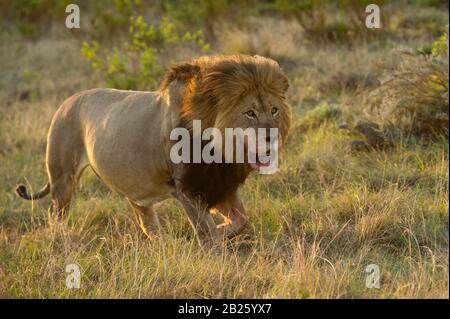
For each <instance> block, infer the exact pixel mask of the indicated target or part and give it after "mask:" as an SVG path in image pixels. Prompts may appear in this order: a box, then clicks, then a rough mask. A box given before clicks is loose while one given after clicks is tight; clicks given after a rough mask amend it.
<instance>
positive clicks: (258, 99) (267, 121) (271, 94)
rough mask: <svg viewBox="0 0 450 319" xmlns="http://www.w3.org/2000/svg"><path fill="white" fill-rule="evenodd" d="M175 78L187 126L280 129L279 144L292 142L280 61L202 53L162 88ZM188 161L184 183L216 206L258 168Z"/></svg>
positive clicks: (168, 76) (175, 71)
mask: <svg viewBox="0 0 450 319" xmlns="http://www.w3.org/2000/svg"><path fill="white" fill-rule="evenodd" d="M175 80H178V81H181V82H182V83H183V90H182V93H181V97H180V98H179V99H178V100H179V101H180V104H181V105H180V107H179V110H180V123H179V125H180V126H181V127H185V128H187V129H188V130H190V131H192V124H193V120H201V121H202V129H205V128H208V127H215V128H218V129H219V130H220V131H221V132H222V133H224V131H225V128H242V129H247V128H254V129H256V130H257V129H265V130H268V129H269V128H277V129H278V132H279V141H280V145H279V146H280V147H281V146H282V144H283V142H284V141H286V138H287V135H288V131H289V126H290V121H291V111H290V107H289V105H288V104H287V102H286V97H285V93H286V90H287V89H288V86H289V84H288V79H287V77H286V76H285V75H284V74H283V72H282V70H281V68H280V66H279V65H278V63H277V62H275V61H274V60H272V59H269V58H264V57H261V56H247V55H232V56H213V57H201V58H199V59H196V60H193V61H191V62H187V63H181V64H178V65H175V66H173V67H172V68H171V69H170V70H169V71H168V72H167V73H166V76H165V79H164V81H163V83H162V86H161V90H162V91H163V90H166V89H167V88H168V87H169V86H170V84H171V83H172V82H173V81H175ZM222 136H225V134H222ZM222 143H223V142H222ZM185 165H186V169H185V173H184V176H183V178H182V181H181V182H182V185H184V188H185V190H186V191H188V192H190V193H191V194H195V195H200V196H202V197H204V199H206V202H207V203H208V206H210V207H213V206H214V205H216V204H217V203H219V202H221V200H223V199H226V197H227V196H228V195H229V194H230V193H231V192H234V191H236V189H237V187H238V186H239V184H241V183H243V182H244V181H245V179H246V177H247V176H248V174H249V173H250V171H251V170H252V168H255V165H251V164H249V163H242V164H238V163H233V164H225V163H221V164H218V163H211V164H206V163H199V164H185Z"/></svg>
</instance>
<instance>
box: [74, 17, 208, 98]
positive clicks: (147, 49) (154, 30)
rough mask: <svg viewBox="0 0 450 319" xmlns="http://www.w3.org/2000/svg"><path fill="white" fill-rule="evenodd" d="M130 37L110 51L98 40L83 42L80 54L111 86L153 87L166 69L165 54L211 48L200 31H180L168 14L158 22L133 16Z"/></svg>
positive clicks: (128, 87)
mask: <svg viewBox="0 0 450 319" xmlns="http://www.w3.org/2000/svg"><path fill="white" fill-rule="evenodd" d="M129 38H130V41H129V42H128V41H127V42H124V43H122V44H121V45H120V47H117V46H114V47H113V48H112V49H111V50H106V49H102V48H101V45H100V43H99V42H98V41H92V42H84V43H83V46H82V49H81V53H82V54H83V55H84V56H85V57H86V58H87V59H88V60H89V61H90V62H91V66H92V68H93V69H94V70H95V71H96V72H97V74H98V75H99V76H100V77H101V78H103V79H104V80H105V81H106V83H107V85H108V86H110V87H114V88H121V89H138V90H146V89H154V88H156V86H157V84H158V82H159V81H160V78H161V76H162V73H163V71H164V67H163V65H164V59H163V58H164V57H165V55H167V54H170V52H177V50H180V49H182V48H185V47H189V46H191V47H192V46H195V47H196V49H197V50H198V49H200V50H201V51H203V52H207V51H208V50H209V45H208V44H207V43H206V42H205V41H204V40H203V37H202V33H201V31H198V32H195V33H192V32H189V31H187V32H181V31H180V30H179V29H177V28H176V26H175V24H174V23H173V22H172V21H171V20H170V19H169V18H167V17H166V18H162V19H161V21H160V22H159V23H158V24H148V23H147V22H146V21H145V19H144V18H143V17H142V16H138V17H135V18H132V19H131V20H130V26H129Z"/></svg>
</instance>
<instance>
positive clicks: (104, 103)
mask: <svg viewBox="0 0 450 319" xmlns="http://www.w3.org/2000/svg"><path fill="white" fill-rule="evenodd" d="M287 87H288V81H287V78H286V77H285V76H284V75H283V73H282V72H281V70H280V68H279V66H278V64H277V63H276V62H275V61H273V60H270V59H267V58H263V57H259V56H254V57H251V56H243V55H236V56H216V57H203V58H199V59H197V60H194V61H192V62H190V63H182V64H179V65H175V66H174V67H172V68H171V69H170V70H169V71H168V72H167V74H166V76H165V78H164V80H163V83H162V85H161V87H160V89H159V90H158V91H155V92H138V91H122V90H114V89H93V90H88V91H82V92H79V93H77V94H75V95H73V96H72V97H70V98H69V99H67V100H66V101H65V102H64V103H63V104H62V105H61V107H60V108H59V109H58V111H57V112H56V113H55V115H54V117H53V119H52V123H51V127H50V130H49V133H48V139H47V154H46V164H47V170H48V175H49V184H50V187H47V188H44V189H43V190H42V191H40V193H39V194H31V195H29V194H28V193H27V191H26V188H25V187H24V186H23V185H22V186H19V187H18V190H17V191H18V193H19V195H20V196H21V197H23V198H26V199H37V198H40V197H43V196H45V194H46V192H47V193H48V188H49V190H50V192H51V194H52V207H51V210H52V212H53V213H56V214H58V215H61V214H62V213H63V212H64V211H65V210H67V208H68V206H69V203H70V199H71V197H72V194H73V191H74V188H75V186H76V184H77V182H78V179H79V178H80V176H81V173H82V171H83V170H84V169H85V168H86V167H87V166H90V167H91V168H92V169H93V170H94V172H95V173H96V174H97V175H98V176H99V178H101V179H102V180H103V181H104V182H105V183H106V184H107V185H108V186H109V187H111V188H112V189H114V190H116V191H117V192H119V193H121V194H123V195H124V196H125V197H126V198H127V199H128V200H129V201H130V203H131V205H132V206H133V208H134V210H135V213H136V215H137V220H138V223H139V225H140V226H141V227H142V229H143V230H144V232H145V233H146V234H148V235H149V236H151V235H152V234H151V233H150V232H149V231H148V229H147V228H149V229H158V227H157V224H158V220H157V215H156V213H155V212H154V211H153V210H152V205H153V204H154V203H156V202H158V201H160V200H163V199H166V198H169V197H175V198H177V199H178V200H179V201H180V202H181V204H182V205H183V207H184V208H185V211H186V214H187V216H188V218H189V220H190V222H191V224H192V226H193V228H194V230H195V232H196V234H197V237H198V239H199V241H200V242H201V243H202V244H203V245H205V246H210V245H211V244H212V243H214V242H216V239H217V238H221V237H229V236H234V235H236V234H238V233H239V232H240V231H241V229H242V227H243V226H244V225H245V223H246V221H247V217H246V214H245V210H244V207H243V204H242V201H241V199H240V197H239V194H238V192H237V187H238V185H239V184H240V183H241V182H242V180H239V181H237V182H234V181H233V180H231V181H230V185H233V187H232V188H233V189H229V188H230V187H231V186H230V187H228V188H226V189H224V196H219V197H217V196H216V198H220V201H219V202H217V203H215V204H214V208H215V209H216V210H218V211H220V213H221V214H222V215H223V216H224V218H225V221H226V222H225V223H224V224H221V225H219V226H216V224H215V223H214V221H213V220H212V217H211V214H210V212H209V211H208V210H209V209H212V208H213V207H211V205H209V206H208V205H207V204H206V203H205V202H204V201H202V199H201V197H196V196H194V195H193V194H190V193H189V189H190V187H191V186H192V187H193V186H195V185H192V183H194V184H195V183H204V182H205V180H202V179H199V180H198V181H197V180H189V179H188V178H187V177H186V176H188V175H186V173H185V172H186V171H188V172H189V171H190V168H189V166H187V165H185V164H178V165H175V164H173V163H172V162H171V160H170V157H169V151H170V147H171V146H172V145H173V143H174V141H170V140H169V135H170V132H171V130H172V129H173V128H175V127H178V126H180V125H181V126H184V127H186V128H188V129H189V128H191V125H192V120H194V119H201V120H202V127H203V128H207V127H213V126H214V127H218V128H220V129H223V128H225V127H242V128H246V127H279V130H280V132H281V136H282V138H283V140H285V139H286V137H287V133H288V130H289V124H290V109H289V106H288V104H287V103H286V101H285V96H284V94H285V92H286V90H287ZM274 105H276V106H277V107H278V108H279V109H280V114H279V117H278V116H277V117H276V118H275V117H274V116H271V115H270V110H271V108H273V107H274ZM249 106H252V107H254V108H255V110H257V111H258V114H260V119H258V121H257V122H252V121H249V120H248V119H246V118H245V117H244V116H243V112H244V111H245V108H247V107H249ZM201 165H207V164H201ZM231 165H235V164H231ZM236 165H238V164H236ZM242 165H247V164H242ZM202 167H203V166H202ZM230 169H231V170H235V168H234V166H230ZM240 169H241V170H242V169H243V172H244V173H243V174H244V175H242V174H241V175H239V176H241V177H242V178H243V179H245V177H246V176H247V174H248V173H249V171H250V170H249V167H247V166H245V167H244V168H242V167H241V168H240ZM212 175H214V174H212ZM241 177H239V178H241ZM239 178H238V179H239ZM242 178H241V179H242ZM213 182H214V183H215V180H213ZM218 184H219V183H218ZM218 187H220V185H218ZM194 188H195V187H194ZM186 189H187V190H188V191H185V190H186ZM200 189H201V188H200ZM149 224H151V225H149ZM153 233H155V232H153ZM156 233H157V232H156Z"/></svg>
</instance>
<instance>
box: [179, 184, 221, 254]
mask: <svg viewBox="0 0 450 319" xmlns="http://www.w3.org/2000/svg"><path fill="white" fill-rule="evenodd" d="M176 198H177V199H178V200H179V201H180V203H181V204H182V205H183V208H184V210H185V212H186V215H187V216H188V219H189V222H190V224H191V225H192V228H193V229H194V231H195V235H196V237H197V240H198V241H199V243H200V245H201V246H202V247H203V248H204V249H207V250H209V249H211V248H213V247H215V246H217V244H219V243H220V242H221V241H222V238H221V234H220V232H219V230H218V228H217V226H216V223H215V222H214V220H213V218H212V216H211V214H210V213H209V211H208V209H207V206H206V205H205V204H204V203H202V202H201V201H195V200H193V199H191V198H190V197H188V196H186V195H185V194H183V193H181V192H178V193H177V194H176Z"/></svg>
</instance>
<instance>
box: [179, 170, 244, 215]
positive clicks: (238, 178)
mask: <svg viewBox="0 0 450 319" xmlns="http://www.w3.org/2000/svg"><path fill="white" fill-rule="evenodd" d="M184 165H185V169H184V172H183V174H182V176H181V190H182V191H183V192H185V193H187V194H189V195H190V196H193V197H195V198H200V199H201V200H202V201H204V202H205V203H206V204H207V205H208V208H212V207H214V206H216V205H217V204H219V203H221V202H223V201H224V200H226V199H227V198H228V197H229V196H230V195H231V194H233V193H234V192H236V191H237V189H238V187H239V185H241V184H242V183H243V182H244V181H245V180H246V178H247V176H248V174H249V170H248V169H247V168H246V164H235V163H211V164H206V163H198V164H196V163H190V164H184Z"/></svg>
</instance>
